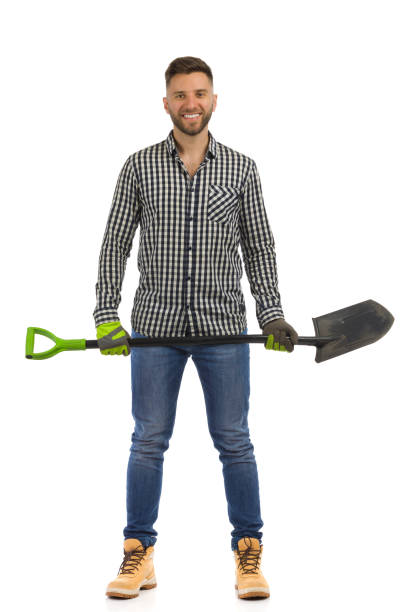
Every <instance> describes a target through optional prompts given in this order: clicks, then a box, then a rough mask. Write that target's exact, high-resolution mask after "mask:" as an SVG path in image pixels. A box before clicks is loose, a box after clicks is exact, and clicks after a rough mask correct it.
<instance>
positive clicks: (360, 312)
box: [313, 300, 394, 363]
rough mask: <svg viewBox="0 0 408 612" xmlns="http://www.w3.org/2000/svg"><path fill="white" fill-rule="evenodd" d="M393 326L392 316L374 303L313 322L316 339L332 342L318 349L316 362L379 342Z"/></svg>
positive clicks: (337, 311) (340, 311)
mask: <svg viewBox="0 0 408 612" xmlns="http://www.w3.org/2000/svg"><path fill="white" fill-rule="evenodd" d="M393 322H394V317H393V316H392V314H391V313H390V312H389V311H388V310H387V309H386V308H384V306H381V304H379V303H378V302H375V301H374V300H366V301H365V302H360V303H359V304H354V305H353V306H348V308H342V309H341V310H336V311H335V312H330V313H329V314H325V315H322V316H321V317H316V318H313V325H314V328H315V332H316V336H333V337H334V338H335V340H333V342H328V343H327V344H325V345H324V346H320V347H318V348H317V351H316V361H317V362H318V363H320V362H321V361H326V360H327V359H332V358H333V357H339V355H344V353H349V352H350V351H355V350H356V349H359V348H361V347H363V346H367V344H372V343H373V342H376V341H377V340H379V339H380V338H382V337H383V336H384V335H385V334H386V333H387V332H388V330H389V329H390V327H391V326H392V324H393Z"/></svg>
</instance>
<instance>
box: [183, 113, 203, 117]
mask: <svg viewBox="0 0 408 612" xmlns="http://www.w3.org/2000/svg"><path fill="white" fill-rule="evenodd" d="M199 116H200V113H196V114H195V115H183V117H189V118H191V117H199Z"/></svg>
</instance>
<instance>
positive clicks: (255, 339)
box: [85, 334, 336, 348]
mask: <svg viewBox="0 0 408 612" xmlns="http://www.w3.org/2000/svg"><path fill="white" fill-rule="evenodd" d="M335 339H336V338H333V337H319V338H318V337H316V336H299V338H298V341H297V343H296V344H300V345H304V346H323V345H324V344H327V342H331V341H332V340H335ZM267 340H268V336H266V335H262V334H254V335H251V334H245V335H242V334H241V335H238V336H235V335H230V336H179V337H169V338H130V339H129V340H128V343H129V346H130V347H132V346H133V347H134V346H170V345H174V344H179V345H185V344H186V345H189V344H205V345H207V344H248V343H251V344H252V343H254V344H265V343H266V341H267ZM85 342H86V348H98V341H97V340H86V341H85Z"/></svg>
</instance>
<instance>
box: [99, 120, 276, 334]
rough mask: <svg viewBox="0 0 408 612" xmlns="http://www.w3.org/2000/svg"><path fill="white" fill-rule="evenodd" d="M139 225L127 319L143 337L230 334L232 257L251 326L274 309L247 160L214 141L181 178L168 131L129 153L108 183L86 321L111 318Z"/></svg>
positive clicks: (271, 257)
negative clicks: (246, 288) (247, 296)
mask: <svg viewBox="0 0 408 612" xmlns="http://www.w3.org/2000/svg"><path fill="white" fill-rule="evenodd" d="M139 225H140V238H139V252H138V258H137V263H138V269H139V271H140V278H139V286H138V288H137V290H136V295H135V298H134V305H133V309H132V317H131V324H132V327H133V329H135V331H138V332H139V333H141V334H143V335H146V336H151V337H153V336H156V337H163V336H184V335H186V333H187V334H189V333H190V334H191V335H193V336H195V335H200V336H202V335H206V336H215V335H229V334H240V333H241V332H242V331H243V330H244V329H245V328H246V327H247V321H246V311H245V303H244V295H243V293H242V289H241V284H240V279H241V277H242V261H241V257H240V255H239V252H238V247H239V246H241V250H242V255H243V261H244V266H245V271H246V274H247V277H248V280H249V285H250V289H251V293H252V295H253V296H254V298H255V302H256V316H257V319H258V323H259V326H260V327H261V329H262V328H263V326H264V325H265V324H266V323H268V322H269V321H272V320H273V319H277V318H279V317H283V311H282V307H281V302H280V295H279V291H278V279H277V271H276V258H275V248H274V239H273V235H272V232H271V230H270V227H269V223H268V219H267V215H266V211H265V206H264V202H263V196H262V190H261V183H260V179H259V174H258V170H257V167H256V164H255V162H254V161H253V160H252V159H250V158H249V157H247V156H246V155H243V154H242V153H238V152H236V151H234V150H232V149H230V148H229V147H227V146H225V145H223V144H220V143H219V142H216V140H215V139H214V137H213V136H212V134H211V133H210V132H209V146H208V149H207V152H206V156H205V159H204V160H203V162H202V163H201V165H200V166H199V168H198V170H197V172H196V173H195V175H194V177H190V175H189V174H188V172H187V169H186V167H185V166H184V164H183V162H182V160H181V159H180V157H179V154H178V151H177V148H176V144H175V141H174V136H173V130H171V131H170V133H169V135H168V137H167V139H166V140H163V141H162V142H159V143H158V144H155V145H152V146H150V147H147V148H145V149H142V150H140V151H137V152H136V153H134V154H133V155H130V157H128V159H127V160H126V162H125V164H124V166H123V168H122V170H121V172H120V175H119V179H118V182H117V185H116V189H115V193H114V196H113V202H112V206H111V209H110V213H109V217H108V222H107V226H106V230H105V234H104V237H103V242H102V248H101V252H100V257H99V271H98V281H97V283H96V297H97V303H96V308H95V310H94V313H93V314H94V318H95V324H96V326H97V325H100V324H101V323H108V322H110V321H116V320H119V316H118V310H117V309H118V306H119V303H120V300H121V295H120V294H121V287H122V281H123V276H124V273H125V267H126V261H127V258H128V257H129V255H130V251H131V248H132V242H133V238H134V235H135V232H136V229H137V227H138V226H139Z"/></svg>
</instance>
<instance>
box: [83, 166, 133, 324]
mask: <svg viewBox="0 0 408 612" xmlns="http://www.w3.org/2000/svg"><path fill="white" fill-rule="evenodd" d="M139 221H140V199H139V187H138V184H137V182H136V176H135V173H134V169H133V160H132V156H130V157H128V159H127V160H126V162H125V164H124V166H123V168H122V170H121V172H120V174H119V178H118V181H117V184H116V189H115V192H114V195H113V202H112V205H111V209H110V212H109V216H108V222H107V224H106V229H105V234H104V236H103V240H102V247H101V251H100V255H99V268H98V280H97V283H96V285H95V289H96V307H95V310H94V312H93V316H94V319H95V326H96V327H97V326H98V325H101V323H109V322H111V321H119V316H118V307H119V304H120V300H121V289H122V283H123V277H124V274H125V268H126V262H127V259H128V257H129V255H130V251H131V249H132V243H133V238H134V235H135V232H136V229H137V227H138V225H139Z"/></svg>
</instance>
